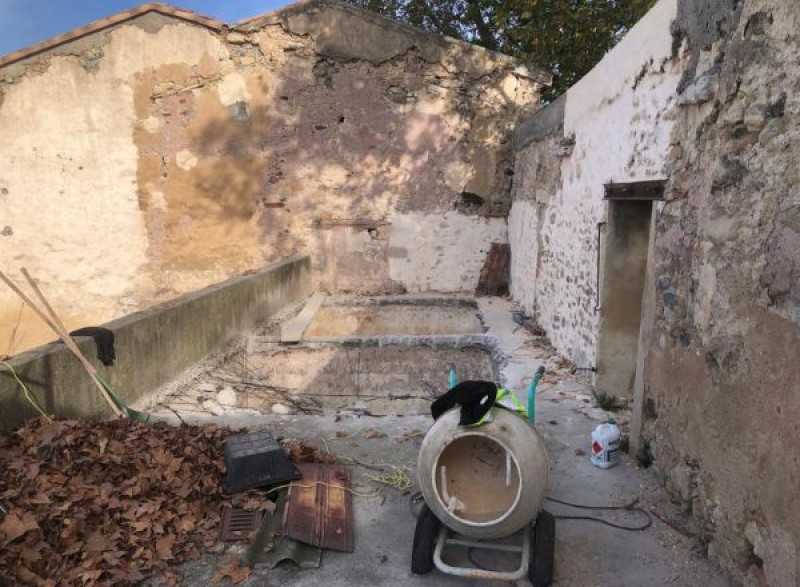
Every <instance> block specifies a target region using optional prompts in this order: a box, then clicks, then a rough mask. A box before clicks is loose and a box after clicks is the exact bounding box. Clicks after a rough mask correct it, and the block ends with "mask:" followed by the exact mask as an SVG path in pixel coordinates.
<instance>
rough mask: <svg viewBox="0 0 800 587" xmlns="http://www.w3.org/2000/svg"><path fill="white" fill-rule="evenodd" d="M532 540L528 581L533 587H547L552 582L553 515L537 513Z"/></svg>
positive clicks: (554, 529) (554, 546) (554, 535)
mask: <svg viewBox="0 0 800 587" xmlns="http://www.w3.org/2000/svg"><path fill="white" fill-rule="evenodd" d="M532 538H533V539H532V540H531V563H530V567H529V568H528V579H530V581H531V583H533V587H549V585H550V584H552V582H553V560H554V558H555V554H556V519H555V517H553V514H551V513H550V512H546V511H544V510H540V511H539V515H538V516H537V517H536V524H535V525H534V527H533V537H532Z"/></svg>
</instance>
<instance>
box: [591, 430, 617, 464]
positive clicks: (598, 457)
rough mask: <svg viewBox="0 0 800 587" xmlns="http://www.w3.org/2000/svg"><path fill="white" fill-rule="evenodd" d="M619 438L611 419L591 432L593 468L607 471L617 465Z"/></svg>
mask: <svg viewBox="0 0 800 587" xmlns="http://www.w3.org/2000/svg"><path fill="white" fill-rule="evenodd" d="M619 437H620V432H619V428H618V427H617V424H616V422H615V421H614V419H613V418H610V419H609V420H608V424H600V426H598V427H597V428H596V429H595V431H594V432H592V456H591V461H592V464H593V465H594V466H595V467H600V468H601V469H608V468H609V467H613V466H614V465H616V464H618V463H619V458H620V454H619Z"/></svg>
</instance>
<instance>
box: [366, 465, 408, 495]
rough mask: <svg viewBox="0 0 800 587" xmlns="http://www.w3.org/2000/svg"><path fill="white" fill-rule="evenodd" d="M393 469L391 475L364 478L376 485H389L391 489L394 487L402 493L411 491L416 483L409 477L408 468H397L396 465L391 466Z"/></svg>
mask: <svg viewBox="0 0 800 587" xmlns="http://www.w3.org/2000/svg"><path fill="white" fill-rule="evenodd" d="M390 466H391V468H392V472H391V473H383V474H381V475H369V474H364V477H366V478H367V479H369V480H370V481H373V482H375V483H381V484H382V485H388V486H389V487H394V488H395V489H398V490H400V491H405V490H406V489H411V488H412V487H414V481H413V479H411V478H410V477H409V476H408V473H406V471H407V470H408V467H407V466H403V467H396V466H394V465H390Z"/></svg>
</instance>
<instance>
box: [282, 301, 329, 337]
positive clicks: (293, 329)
mask: <svg viewBox="0 0 800 587" xmlns="http://www.w3.org/2000/svg"><path fill="white" fill-rule="evenodd" d="M324 301H325V294H324V293H322V292H317V293H315V294H314V295H313V296H311V299H309V300H308V302H307V303H306V305H305V307H304V308H303V309H302V310H301V311H300V313H299V314H298V315H297V316H295V317H294V318H293V319H292V320H290V321H289V322H287V323H286V324H284V325H283V326H281V342H300V340H301V339H302V338H303V333H304V332H305V331H306V328H308V325H309V324H311V321H312V320H313V319H314V316H315V315H316V314H317V310H319V309H320V307H322V303H323V302H324Z"/></svg>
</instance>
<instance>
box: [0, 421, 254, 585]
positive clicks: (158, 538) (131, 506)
mask: <svg viewBox="0 0 800 587" xmlns="http://www.w3.org/2000/svg"><path fill="white" fill-rule="evenodd" d="M230 434H231V431H230V430H226V429H222V428H217V427H213V426H203V427H199V426H181V427H179V428H175V427H171V426H168V425H166V424H155V425H145V424H139V423H136V422H133V421H128V420H117V421H113V422H103V423H87V422H77V421H57V422H53V423H49V424H48V423H45V422H42V421H35V422H32V423H30V424H28V425H27V426H25V427H24V428H22V429H20V430H18V431H17V432H16V433H15V434H14V435H12V436H8V437H0V463H2V468H0V505H3V506H4V507H5V508H6V509H7V510H8V514H7V515H6V518H5V520H4V521H3V522H2V524H0V569H4V571H3V573H4V577H2V579H0V585H2V584H3V583H4V580H6V581H10V584H12V585H56V584H68V585H73V584H84V585H86V584H88V585H92V584H104V585H124V584H132V583H137V582H139V581H141V580H142V579H144V578H146V577H149V576H160V577H162V578H163V579H165V580H167V582H171V581H170V580H171V579H172V580H174V579H176V578H177V576H176V575H175V573H174V572H173V571H171V570H170V569H169V566H170V565H176V564H178V563H182V562H185V561H188V560H191V559H193V558H195V557H197V556H199V554H200V553H201V551H202V549H203V548H204V547H208V546H211V545H213V544H214V543H216V541H217V533H218V530H219V528H218V524H219V521H220V509H221V507H222V506H223V505H230V506H233V507H242V508H244V509H258V508H259V507H260V504H263V498H260V499H259V496H258V495H256V494H247V493H243V494H237V495H235V496H226V495H224V494H223V493H222V481H223V476H224V472H225V462H224V458H223V444H224V440H225V438H226V437H227V436H229V435H230Z"/></svg>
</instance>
